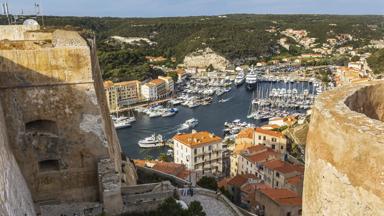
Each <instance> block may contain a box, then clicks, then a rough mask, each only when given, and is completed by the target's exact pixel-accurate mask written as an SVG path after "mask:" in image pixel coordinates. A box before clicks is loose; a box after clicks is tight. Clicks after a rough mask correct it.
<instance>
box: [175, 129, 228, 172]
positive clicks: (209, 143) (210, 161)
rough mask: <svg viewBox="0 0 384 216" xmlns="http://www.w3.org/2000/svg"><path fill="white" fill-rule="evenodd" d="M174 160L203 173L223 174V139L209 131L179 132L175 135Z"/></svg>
mask: <svg viewBox="0 0 384 216" xmlns="http://www.w3.org/2000/svg"><path fill="white" fill-rule="evenodd" d="M173 141H174V147H173V148H174V155H175V156H174V162H175V163H179V164H184V165H185V166H186V167H187V168H188V169H191V170H195V171H197V172H199V173H201V174H202V175H213V174H214V175H221V174H222V172H223V152H224V150H225V149H223V143H222V139H221V138H220V137H218V136H215V135H214V134H212V133H209V132H207V131H201V132H196V131H193V132H192V133H189V134H178V135H176V136H174V137H173Z"/></svg>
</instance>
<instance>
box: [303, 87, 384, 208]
mask: <svg viewBox="0 0 384 216" xmlns="http://www.w3.org/2000/svg"><path fill="white" fill-rule="evenodd" d="M383 120H384V82H383V81H381V82H379V81H375V82H366V83H363V84H359V85H354V86H346V87H343V88H338V89H336V90H333V91H329V92H326V93H324V94H322V95H321V96H320V97H319V98H318V99H317V101H316V103H315V106H314V109H313V115H312V119H311V124H310V128H309V132H308V138H307V146H306V167H305V179H304V199H303V213H304V215H383V214H384V167H383V165H384V157H383V155H384V123H383Z"/></svg>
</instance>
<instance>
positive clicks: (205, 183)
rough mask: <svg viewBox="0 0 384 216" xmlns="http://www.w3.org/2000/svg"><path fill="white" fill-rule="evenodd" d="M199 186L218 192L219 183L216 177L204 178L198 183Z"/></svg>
mask: <svg viewBox="0 0 384 216" xmlns="http://www.w3.org/2000/svg"><path fill="white" fill-rule="evenodd" d="M197 185H199V186H200V187H203V188H206V189H209V190H214V191H216V190H217V181H216V179H215V178H214V177H207V176H203V177H202V178H201V179H200V180H199V181H198V182H197Z"/></svg>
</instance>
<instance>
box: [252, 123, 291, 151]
mask: <svg viewBox="0 0 384 216" xmlns="http://www.w3.org/2000/svg"><path fill="white" fill-rule="evenodd" d="M254 143H255V144H256V145H265V146H267V147H269V148H271V149H273V150H274V151H276V152H280V153H285V152H286V151H287V148H289V145H288V139H287V138H286V137H285V136H284V135H283V134H282V133H281V132H278V131H272V130H265V129H262V128H256V129H255V135H254Z"/></svg>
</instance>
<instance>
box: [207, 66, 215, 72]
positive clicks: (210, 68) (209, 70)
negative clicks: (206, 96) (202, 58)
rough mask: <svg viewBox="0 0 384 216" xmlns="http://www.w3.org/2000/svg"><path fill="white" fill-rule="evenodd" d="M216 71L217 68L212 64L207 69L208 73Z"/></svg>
mask: <svg viewBox="0 0 384 216" xmlns="http://www.w3.org/2000/svg"><path fill="white" fill-rule="evenodd" d="M214 70H215V68H214V67H213V65H212V64H210V65H209V66H208V67H207V71H208V72H212V71H214Z"/></svg>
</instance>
